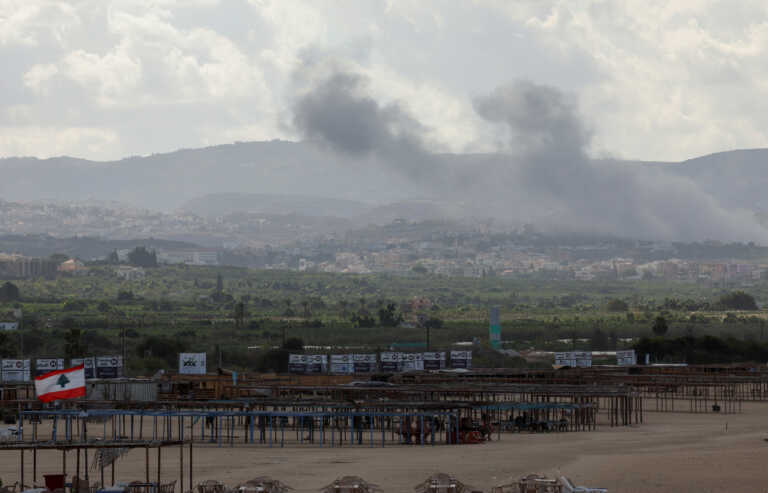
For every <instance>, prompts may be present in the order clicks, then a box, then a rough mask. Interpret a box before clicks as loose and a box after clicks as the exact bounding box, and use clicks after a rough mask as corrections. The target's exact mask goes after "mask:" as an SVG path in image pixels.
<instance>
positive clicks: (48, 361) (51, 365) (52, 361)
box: [35, 358, 64, 377]
mask: <svg viewBox="0 0 768 493" xmlns="http://www.w3.org/2000/svg"><path fill="white" fill-rule="evenodd" d="M63 369H64V359H62V358H38V359H36V360H35V376H36V377H39V376H40V375H45V374H46V373H50V372H52V371H54V370H63Z"/></svg>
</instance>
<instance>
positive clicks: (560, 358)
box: [555, 352, 576, 368]
mask: <svg viewBox="0 0 768 493" xmlns="http://www.w3.org/2000/svg"><path fill="white" fill-rule="evenodd" d="M572 355H573V353H569V352H556V353H555V364H556V365H557V366H570V367H571V368H575V367H576V360H575V359H573V356H572Z"/></svg>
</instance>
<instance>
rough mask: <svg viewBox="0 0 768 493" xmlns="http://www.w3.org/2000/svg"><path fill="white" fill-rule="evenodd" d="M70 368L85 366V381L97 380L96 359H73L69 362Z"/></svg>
mask: <svg viewBox="0 0 768 493" xmlns="http://www.w3.org/2000/svg"><path fill="white" fill-rule="evenodd" d="M69 365H70V368H71V367H74V366H78V365H84V366H85V379H86V380H91V379H94V378H96V358H72V360H71V361H70V362H69Z"/></svg>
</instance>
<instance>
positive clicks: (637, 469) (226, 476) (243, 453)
mask: <svg viewBox="0 0 768 493" xmlns="http://www.w3.org/2000/svg"><path fill="white" fill-rule="evenodd" d="M645 417H646V422H645V424H643V425H639V426H634V427H631V428H609V427H607V426H603V427H601V429H600V431H596V432H578V433H551V434H528V433H522V434H517V433H515V434H503V435H502V439H501V441H493V442H490V443H485V444H482V445H459V446H455V445H438V446H434V447H431V446H418V445H410V446H408V445H402V446H398V445H393V446H387V447H386V448H380V447H379V448H368V447H343V448H318V447H306V446H305V447H300V446H292V447H290V448H288V447H286V448H283V449H280V448H272V449H270V448H265V447H254V446H244V445H235V446H234V447H231V448H230V447H226V446H225V447H223V448H217V447H215V446H208V445H200V446H198V445H196V446H195V449H194V481H195V483H197V482H198V481H201V480H204V479H219V480H221V481H224V482H225V483H226V484H228V485H230V486H234V485H236V484H237V483H239V482H243V481H245V480H248V479H251V478H253V477H256V476H261V475H268V476H272V477H273V478H275V479H279V480H281V481H283V482H284V483H286V484H288V485H289V486H291V487H293V488H295V489H296V490H298V491H317V490H318V489H319V488H320V487H322V486H324V485H326V484H328V483H330V482H332V481H333V480H334V479H335V478H336V477H339V476H342V475H358V476H362V477H363V478H365V479H366V480H368V481H369V482H373V483H376V484H378V485H380V486H382V487H383V489H384V491H385V492H410V491H413V487H414V486H415V485H416V484H418V483H420V482H421V481H423V480H424V479H426V477H427V476H428V475H430V474H432V473H434V472H438V471H440V472H447V473H452V474H453V475H454V476H455V477H456V478H457V479H458V480H460V481H462V482H464V483H465V484H468V485H471V486H472V487H473V488H476V489H481V490H484V491H490V489H491V487H492V486H494V485H497V484H499V483H503V482H505V481H508V480H511V479H514V478H519V477H520V476H523V475H526V474H529V473H539V474H545V475H550V476H557V475H566V476H569V477H570V478H572V479H573V480H574V482H575V483H577V484H583V485H586V486H593V487H598V486H599V487H604V488H608V489H609V491H611V492H612V493H613V492H651V491H652V492H660V493H663V492H670V493H672V492H674V493H681V492H694V491H695V492H708V491H711V492H729V493H730V492H768V442H766V441H765V440H764V438H768V419H767V418H768V404H748V405H744V409H743V413H741V414H737V415H718V414H685V413H676V414H672V413H646V415H645ZM494 438H495V436H494ZM27 457H28V458H27V459H26V465H25V467H26V479H27V481H26V482H27V483H29V482H30V478H31V473H32V467H31V453H28V456H27ZM163 457H164V461H163V471H162V477H163V480H173V479H176V480H177V481H178V479H179V453H178V449H175V450H172V449H166V451H165V452H164V455H163ZM187 459H188V457H187V455H186V453H185V457H184V461H185V468H186V467H187ZM67 460H68V464H69V470H70V472H71V471H72V469H73V468H74V462H75V457H74V453H71V454H70V457H68V459H67ZM144 460H145V457H144V451H143V450H135V451H132V452H131V453H129V454H128V455H127V456H125V457H123V458H121V459H120V460H119V462H118V465H117V467H116V477H117V479H118V481H132V480H142V479H143V478H144V475H145V472H144ZM155 460H156V459H155V455H154V454H152V455H151V458H150V475H151V478H153V479H154V478H155V474H156V473H155ZM61 463H62V457H61V452H40V453H39V456H38V484H39V483H42V479H41V477H42V474H45V473H59V472H61ZM187 474H188V473H185V477H184V482H185V489H188V488H189V484H188V475H187ZM98 475H99V473H98V472H95V471H94V472H92V473H91V478H92V481H93V480H94V479H97V478H98ZM0 478H2V480H3V482H4V483H6V484H7V483H12V482H14V481H16V480H18V478H19V453H18V452H0ZM107 478H109V473H107ZM177 487H178V484H177ZM177 491H178V490H177Z"/></svg>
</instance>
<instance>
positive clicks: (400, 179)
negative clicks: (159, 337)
mask: <svg viewBox="0 0 768 493" xmlns="http://www.w3.org/2000/svg"><path fill="white" fill-rule="evenodd" d="M436 158H437V159H438V160H440V161H441V162H442V163H444V164H445V165H446V168H445V169H446V172H447V173H450V172H452V171H455V170H457V169H461V170H463V174H465V175H466V176H468V177H470V178H471V177H472V176H479V175H486V176H488V175H490V176H496V174H497V173H499V172H503V168H504V167H507V168H509V167H514V166H515V165H514V164H511V162H510V160H509V158H507V157H506V156H502V155H495V154H463V155H439V156H436ZM767 162H768V149H752V150H737V151H727V152H720V153H716V154H710V155H707V156H702V157H697V158H693V159H690V160H687V161H684V162H681V163H648V162H637V161H626V162H623V163H625V164H627V165H637V164H642V165H644V166H648V167H654V168H657V169H658V168H661V169H663V170H664V171H665V172H669V173H672V174H676V175H679V176H684V177H687V178H689V179H691V180H693V181H694V182H695V183H697V184H698V185H699V186H700V187H701V188H702V189H703V190H704V191H706V192H708V193H709V194H710V195H712V196H713V197H714V198H715V199H717V200H718V201H719V202H720V203H722V204H723V205H724V206H726V207H741V208H747V209H750V210H757V211H768V198H765V196H764V193H763V191H764V190H765V189H766V186H768V173H765V166H766V163H767ZM0 172H2V174H3V180H2V182H0V198H2V199H5V200H12V201H30V200H77V201H82V200H109V201H120V202H124V203H126V204H131V205H134V206H139V207H146V208H151V209H163V210H171V209H176V208H180V207H183V208H184V209H187V210H191V211H194V212H196V213H198V214H203V215H218V214H221V213H228V212H247V211H253V210H257V211H259V212H264V213H287V212H292V213H298V214H303V215H320V216H323V215H325V216H329V215H331V216H338V217H351V216H357V215H364V214H366V213H368V212H369V210H368V209H367V207H366V206H367V205H368V204H370V205H371V206H374V205H383V204H388V203H393V202H402V201H413V200H423V199H430V198H432V199H434V197H430V191H429V190H428V189H427V187H425V186H419V185H417V184H415V183H414V182H413V181H412V180H409V179H408V177H407V176H405V175H402V174H398V173H396V172H393V171H392V170H390V169H387V168H386V167H385V166H377V165H376V162H375V159H374V158H369V157H363V158H350V157H345V156H340V155H338V154H333V153H331V152H328V151H325V150H323V149H322V148H320V147H317V146H313V145H311V144H308V143H303V142H298V143H297V142H286V141H270V142H247V143H236V144H229V145H220V146H214V147H207V148H202V149H183V150H179V151H175V152H170V153H165V154H155V155H151V156H145V157H138V156H134V157H129V158H125V159H121V160H119V161H109V162H94V161H87V160H83V159H75V158H70V157H56V158H51V159H36V158H5V159H0ZM297 196H304V197H301V198H299V197H297ZM310 197H311V199H310ZM424 203H427V202H424ZM350 209H355V211H354V214H353V211H351V210H350ZM451 212H453V211H451Z"/></svg>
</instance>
